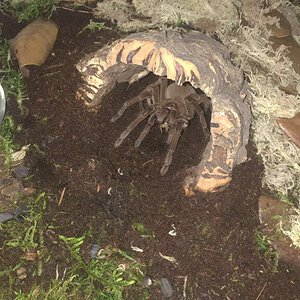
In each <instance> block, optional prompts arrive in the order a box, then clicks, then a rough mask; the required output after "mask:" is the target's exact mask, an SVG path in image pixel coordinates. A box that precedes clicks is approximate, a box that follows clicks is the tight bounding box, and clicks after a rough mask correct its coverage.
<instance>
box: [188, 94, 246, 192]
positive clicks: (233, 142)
mask: <svg viewBox="0 0 300 300" xmlns="http://www.w3.org/2000/svg"><path fill="white" fill-rule="evenodd" d="M227 94H228V93H227ZM232 97H234V95H232ZM236 104H238V105H236ZM212 105H213V113H212V119H211V139H210V142H209V143H208V145H207V147H206V149H205V151H204V154H203V156H202V160H201V162H200V164H199V165H198V166H197V167H196V168H195V170H194V174H193V176H194V180H191V179H192V178H188V179H187V180H186V182H185V184H184V189H185V191H186V194H188V195H189V194H191V193H192V189H193V186H192V185H193V184H194V188H195V189H196V190H199V191H203V192H216V191H219V190H220V189H223V188H225V187H226V186H227V185H228V184H229V183H230V181H231V174H232V170H233V168H234V166H235V165H237V164H240V163H242V162H244V161H245V160H246V159H247V152H246V148H245V145H246V144H247V142H248V138H249V125H250V119H251V112H250V107H249V105H248V103H247V102H243V101H241V100H240V101H238V102H236V101H232V99H231V100H230V99H226V98H223V97H222V101H219V99H218V96H217V97H215V98H212Z"/></svg>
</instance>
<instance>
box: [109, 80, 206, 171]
mask: <svg viewBox="0 0 300 300" xmlns="http://www.w3.org/2000/svg"><path fill="white" fill-rule="evenodd" d="M135 103H139V105H140V113H139V114H138V116H137V117H136V118H135V119H134V120H133V121H132V122H131V123H130V124H129V125H128V127H127V128H126V129H125V130H124V131H123V132H122V133H121V135H120V137H119V138H118V139H117V141H116V142H115V144H114V147H115V148H117V147H119V146H120V145H121V144H122V142H123V141H124V139H125V138H126V137H127V136H128V135H129V133H130V132H131V131H132V130H134V129H135V128H136V127H137V126H138V125H139V124H140V123H141V122H142V121H143V120H145V119H146V118H148V122H147V124H146V125H145V127H144V129H143V130H142V132H141V133H140V135H139V137H138V139H137V140H136V141H135V144H134V146H135V147H136V148H137V147H139V146H140V144H141V142H142V141H143V140H144V138H145V137H146V135H147V134H148V133H149V131H150V130H151V128H152V127H153V126H154V124H155V123H157V124H159V126H160V128H165V129H166V130H167V131H168V138H167V144H168V145H169V149H168V152H167V155H166V158H165V161H164V164H163V166H162V168H161V170H160V174H161V175H162V176H163V175H165V174H166V172H167V171H168V168H169V166H170V164H171V162H172V159H173V154H174V152H175V149H176V146H177V144H178V141H179V137H180V135H181V133H182V131H183V129H184V128H186V127H187V126H188V124H189V121H190V120H191V119H192V118H193V117H194V115H195V112H197V113H198V115H199V117H200V123H201V126H202V129H203V131H204V134H205V136H208V135H209V129H208V126H207V122H206V118H205V113H204V112H207V111H208V108H209V105H210V103H209V99H208V98H207V97H206V96H205V95H204V94H203V95H199V94H197V93H196V91H195V89H194V88H193V87H192V86H191V85H189V84H187V85H184V86H179V85H177V84H176V83H172V84H170V85H168V79H167V78H165V77H160V78H159V79H158V80H157V81H156V82H155V83H153V84H150V85H148V87H147V88H146V89H144V90H143V91H142V92H141V93H140V94H139V95H138V96H137V97H135V98H133V99H130V100H128V101H126V102H125V103H124V104H123V106H122V107H121V109H120V110H119V111H118V112H117V114H116V115H115V116H113V118H112V119H111V122H115V121H116V120H117V119H119V118H120V117H121V116H122V115H123V113H124V112H125V110H126V109H127V108H128V107H130V106H131V105H133V104H135ZM202 103H203V104H204V109H203V108H202V107H201V104H202Z"/></svg>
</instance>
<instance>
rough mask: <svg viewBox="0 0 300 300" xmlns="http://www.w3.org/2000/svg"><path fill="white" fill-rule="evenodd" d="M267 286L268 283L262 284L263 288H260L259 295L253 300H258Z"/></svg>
mask: <svg viewBox="0 0 300 300" xmlns="http://www.w3.org/2000/svg"><path fill="white" fill-rule="evenodd" d="M267 284H268V282H266V283H265V284H264V286H263V287H262V289H261V291H260V292H259V294H258V296H257V297H256V299H255V300H258V299H259V298H260V296H261V295H262V293H263V291H264V289H265V287H266V286H267Z"/></svg>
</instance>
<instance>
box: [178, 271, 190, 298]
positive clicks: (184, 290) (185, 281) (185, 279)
mask: <svg viewBox="0 0 300 300" xmlns="http://www.w3.org/2000/svg"><path fill="white" fill-rule="evenodd" d="M176 277H177V278H183V279H184V281H183V291H182V295H183V299H186V285H187V280H188V275H186V276H176Z"/></svg>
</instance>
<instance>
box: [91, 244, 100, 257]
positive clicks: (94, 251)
mask: <svg viewBox="0 0 300 300" xmlns="http://www.w3.org/2000/svg"><path fill="white" fill-rule="evenodd" d="M100 249H101V247H100V246H99V245H97V244H93V245H92V248H91V251H90V257H91V258H97V255H98V252H99V250H100Z"/></svg>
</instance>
